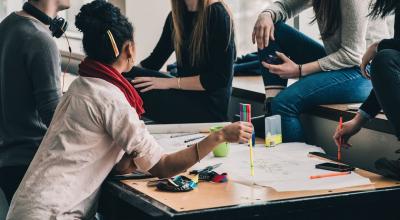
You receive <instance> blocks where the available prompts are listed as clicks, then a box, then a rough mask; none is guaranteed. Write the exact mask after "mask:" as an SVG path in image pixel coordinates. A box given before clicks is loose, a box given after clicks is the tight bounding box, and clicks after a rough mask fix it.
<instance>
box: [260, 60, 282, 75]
mask: <svg viewBox="0 0 400 220" xmlns="http://www.w3.org/2000/svg"><path fill="white" fill-rule="evenodd" d="M262 65H263V66H264V67H265V68H267V69H268V70H269V72H270V73H274V74H279V73H282V67H281V65H273V64H269V63H266V62H264V61H263V62H262Z"/></svg>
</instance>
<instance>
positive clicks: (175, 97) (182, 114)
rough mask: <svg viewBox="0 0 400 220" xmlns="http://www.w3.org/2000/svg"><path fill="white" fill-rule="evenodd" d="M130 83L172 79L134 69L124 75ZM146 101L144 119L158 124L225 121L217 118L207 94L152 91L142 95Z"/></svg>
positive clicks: (158, 73)
mask: <svg viewBox="0 0 400 220" xmlns="http://www.w3.org/2000/svg"><path fill="white" fill-rule="evenodd" d="M124 76H125V78H127V79H128V80H129V81H130V80H132V79H134V78H135V77H162V78H170V77H172V76H171V75H167V74H163V73H160V72H157V71H152V70H145V69H141V68H136V67H135V68H133V69H132V70H131V71H130V72H129V73H126V74H124ZM140 96H141V97H142V99H143V101H144V108H145V110H146V113H145V115H144V117H146V118H148V119H151V120H153V121H155V122H156V123H165V124H172V123H205V122H220V121H225V119H222V118H219V117H218V116H216V115H215V114H214V113H213V112H212V111H211V109H210V108H209V107H208V106H209V100H208V97H207V93H206V92H202V91H200V92H199V91H184V90H175V89H168V90H152V91H149V92H145V93H140Z"/></svg>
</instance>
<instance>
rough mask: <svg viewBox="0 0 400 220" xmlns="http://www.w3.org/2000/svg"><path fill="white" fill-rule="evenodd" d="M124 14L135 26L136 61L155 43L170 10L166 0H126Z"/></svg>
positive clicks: (148, 52)
mask: <svg viewBox="0 0 400 220" xmlns="http://www.w3.org/2000/svg"><path fill="white" fill-rule="evenodd" d="M126 11H127V13H126V16H127V17H128V18H129V20H130V21H132V22H133V25H134V26H135V41H136V50H137V61H138V62H139V61H141V60H143V59H144V58H146V57H147V56H148V55H149V54H150V53H151V51H152V50H153V49H154V47H155V45H156V44H157V42H158V40H159V38H160V36H161V32H162V29H163V26H164V23H165V19H166V18H167V15H168V13H169V12H170V11H171V7H170V1H168V0H145V1H143V0H129V1H126Z"/></svg>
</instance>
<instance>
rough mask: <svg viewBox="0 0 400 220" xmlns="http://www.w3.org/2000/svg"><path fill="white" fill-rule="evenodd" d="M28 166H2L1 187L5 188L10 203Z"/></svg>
mask: <svg viewBox="0 0 400 220" xmlns="http://www.w3.org/2000/svg"><path fill="white" fill-rule="evenodd" d="M27 169H28V166H12V167H3V168H0V188H1V189H2V190H3V192H4V194H5V196H6V199H7V201H8V204H10V202H11V199H12V197H13V196H14V193H15V191H17V188H18V186H19V184H20V183H21V181H22V178H23V177H24V175H25V173H26V170H27Z"/></svg>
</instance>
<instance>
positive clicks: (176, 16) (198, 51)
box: [171, 0, 233, 66]
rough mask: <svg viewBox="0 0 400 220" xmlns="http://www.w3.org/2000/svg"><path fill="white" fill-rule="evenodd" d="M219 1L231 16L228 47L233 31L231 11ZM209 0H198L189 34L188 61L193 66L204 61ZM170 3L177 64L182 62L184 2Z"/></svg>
mask: <svg viewBox="0 0 400 220" xmlns="http://www.w3.org/2000/svg"><path fill="white" fill-rule="evenodd" d="M219 2H221V3H222V4H223V5H224V7H225V9H226V11H227V12H228V14H229V16H230V17H231V24H230V34H229V41H228V45H226V47H227V48H228V46H229V42H230V41H231V38H232V32H233V20H232V12H231V10H230V9H229V7H228V6H227V5H226V4H225V2H224V0H219ZM210 4H211V0H199V1H198V8H197V16H196V18H195V22H194V30H193V32H192V35H191V36H190V38H191V39H190V44H189V51H190V56H191V57H190V62H191V65H193V66H198V65H200V64H201V63H202V62H204V61H205V59H206V56H207V52H208V47H207V41H208V38H209V34H208V33H207V25H208V24H209V22H210V21H209V20H210V10H209V9H208V6H210ZM171 5H172V20H173V41H174V46H175V53H176V57H177V62H178V64H181V62H182V51H181V48H182V46H183V33H184V30H183V29H184V27H183V26H184V25H183V19H184V18H183V14H184V13H185V11H186V10H187V9H186V4H185V1H183V0H171Z"/></svg>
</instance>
